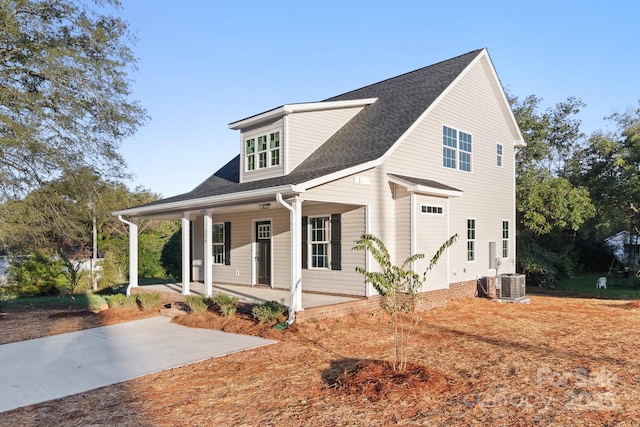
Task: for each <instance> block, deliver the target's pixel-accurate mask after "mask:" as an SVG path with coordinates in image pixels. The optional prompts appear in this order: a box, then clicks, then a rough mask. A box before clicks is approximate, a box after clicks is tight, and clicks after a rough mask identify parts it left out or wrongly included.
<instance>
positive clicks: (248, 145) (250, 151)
mask: <svg viewBox="0 0 640 427" xmlns="http://www.w3.org/2000/svg"><path fill="white" fill-rule="evenodd" d="M255 152H256V140H255V138H249V139H247V140H246V141H245V142H244V155H245V158H246V168H247V170H248V171H252V170H255V169H256V156H255Z"/></svg>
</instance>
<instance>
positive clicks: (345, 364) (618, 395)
mask: <svg viewBox="0 0 640 427" xmlns="http://www.w3.org/2000/svg"><path fill="white" fill-rule="evenodd" d="M531 301H532V302H531V304H529V305H520V304H500V303H495V302H490V301H486V300H481V299H469V300H464V301H459V302H455V303H452V304H450V305H449V306H448V307H444V308H438V309H434V310H432V311H429V312H426V313H422V314H421V316H422V320H421V323H420V326H419V327H418V328H417V330H416V332H415V336H414V339H413V340H412V345H411V349H410V352H411V353H410V357H409V360H410V362H411V363H412V364H413V366H415V367H416V369H417V370H416V371H414V372H413V374H410V375H408V376H407V377H406V378H392V377H391V376H390V375H389V372H388V371H385V370H384V365H383V364H381V363H374V362H371V361H375V360H389V359H390V358H391V357H392V351H393V349H392V343H393V338H392V336H391V334H390V332H391V331H390V329H389V328H390V322H389V320H390V319H389V317H388V316H387V315H386V314H383V313H378V314H375V315H369V314H361V315H356V316H348V317H343V318H337V319H327V320H323V321H319V322H314V323H301V324H294V326H295V327H294V328H291V329H288V330H284V331H275V330H272V329H270V328H269V325H263V326H260V325H259V324H258V323H256V322H255V321H253V320H250V319H248V318H244V317H242V316H241V315H237V316H235V317H233V318H231V319H229V318H222V316H219V315H217V314H215V313H211V312H209V313H206V314H205V315H194V314H189V315H187V316H184V317H182V318H180V320H177V321H179V322H180V323H183V324H190V325H192V326H198V327H215V328H221V329H222V328H224V329H226V330H227V331H230V332H242V333H253V334H257V335H261V336H267V337H269V338H275V339H277V340H279V341H280V342H279V343H278V344H275V345H271V346H267V347H263V348H260V349H256V350H251V351H246V352H242V353H238V354H233V355H230V356H227V357H223V358H218V359H210V360H207V361H204V362H201V363H196V364H193V365H189V366H184V367H180V368H176V369H172V370H169V371H165V372H159V373H157V374H153V375H148V376H145V377H142V378H137V379H135V380H132V381H128V382H125V383H122V384H117V385H113V386H109V387H105V388H102V389H99V390H93V391H90V392H88V393H82V394H80V395H76V396H70V397H68V398H65V399H59V400H57V401H53V402H47V403H44V404H40V405H34V406H31V407H28V408H22V409H18V410H14V411H10V412H7V413H4V414H2V419H3V422H4V423H6V424H7V425H27V426H36V425H45V424H48V425H64V426H76V425H77V426H84V425H116V424H117V425H121V426H176V425H218V426H254V425H264V426H280V425H291V426H302V425H313V426H335V425H349V426H386V425H478V426H484V425H509V426H529V425H544V426H560V425H562V426H573V425H580V426H585V425H586V426H601V425H620V426H632V425H638V424H640V410H639V409H638V401H640V348H639V346H638V343H637V342H638V341H637V337H638V334H639V333H640V311H638V310H636V309H632V308H631V307H629V303H628V302H624V301H607V300H589V299H569V298H552V297H532V299H531ZM109 311H111V310H109ZM109 311H107V312H105V313H108V312H109ZM80 318H82V317H80ZM58 320H61V319H58ZM64 320H66V319H64ZM3 322H5V321H4V320H2V321H0V327H1V325H2V324H3ZM225 322H226V323H225ZM0 335H1V333H0ZM375 378H378V379H379V378H384V379H385V381H386V382H384V383H382V382H376V381H377V380H375ZM338 379H339V380H338ZM352 380H353V381H352ZM338 383H339V384H340V385H343V387H342V388H341V387H337V386H336V384H338ZM348 384H352V385H348ZM376 390H380V392H378V391H376ZM45 420H46V423H45ZM43 423H45V424H43Z"/></svg>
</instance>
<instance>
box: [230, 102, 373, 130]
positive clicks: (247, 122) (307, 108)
mask: <svg viewBox="0 0 640 427" xmlns="http://www.w3.org/2000/svg"><path fill="white" fill-rule="evenodd" d="M377 100H378V98H364V99H354V100H348V101H328V102H307V103H301V104H286V105H283V106H282V107H279V108H275V109H273V110H269V111H265V112H264V113H261V114H258V115H256V116H252V117H249V118H246V119H242V120H238V121H237V122H233V123H229V129H233V130H237V129H242V128H243V127H247V126H251V125H256V124H258V123H261V122H265V121H268V120H273V119H276V118H280V117H282V116H286V115H289V114H294V113H305V112H311V111H323V110H338V109H341V108H355V107H364V106H365V105H370V104H373V103H374V102H376V101H377Z"/></svg>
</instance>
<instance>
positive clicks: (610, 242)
mask: <svg viewBox="0 0 640 427" xmlns="http://www.w3.org/2000/svg"><path fill="white" fill-rule="evenodd" d="M604 243H605V245H607V246H609V247H610V248H611V249H612V250H613V254H614V255H615V256H616V259H617V260H618V262H619V263H620V264H622V265H625V266H627V267H629V268H631V269H633V270H635V269H637V268H638V267H639V266H640V237H639V236H638V235H637V234H630V233H629V232H628V231H621V232H619V233H618V234H615V235H613V236H611V237H607V238H606V239H604Z"/></svg>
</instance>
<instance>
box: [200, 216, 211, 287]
mask: <svg viewBox="0 0 640 427" xmlns="http://www.w3.org/2000/svg"><path fill="white" fill-rule="evenodd" d="M202 214H203V215H204V239H203V240H204V260H203V262H204V295H205V296H206V297H210V296H211V294H212V292H213V278H212V275H213V253H212V252H213V247H212V246H211V238H212V237H213V221H212V218H211V211H210V210H206V211H202Z"/></svg>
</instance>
